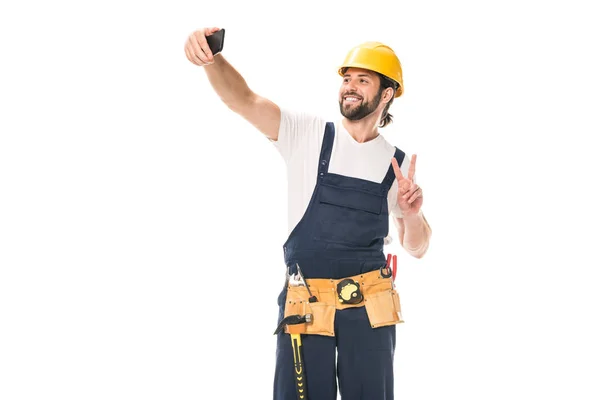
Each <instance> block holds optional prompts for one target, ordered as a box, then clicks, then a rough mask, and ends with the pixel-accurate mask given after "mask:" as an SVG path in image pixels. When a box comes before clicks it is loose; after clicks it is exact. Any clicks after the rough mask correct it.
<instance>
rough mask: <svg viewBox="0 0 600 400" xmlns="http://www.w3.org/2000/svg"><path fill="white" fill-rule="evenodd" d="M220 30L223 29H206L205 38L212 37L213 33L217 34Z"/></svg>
mask: <svg viewBox="0 0 600 400" xmlns="http://www.w3.org/2000/svg"><path fill="white" fill-rule="evenodd" d="M219 30H221V28H217V27H213V28H206V29H205V30H204V36H210V35H212V34H213V33H215V32H216V31H219Z"/></svg>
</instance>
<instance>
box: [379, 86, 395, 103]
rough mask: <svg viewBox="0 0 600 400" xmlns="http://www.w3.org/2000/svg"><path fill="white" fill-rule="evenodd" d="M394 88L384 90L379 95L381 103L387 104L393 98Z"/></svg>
mask: <svg viewBox="0 0 600 400" xmlns="http://www.w3.org/2000/svg"><path fill="white" fill-rule="evenodd" d="M394 93H395V92H394V88H391V87H389V88H385V90H384V91H383V93H382V95H381V101H382V102H383V103H385V104H387V103H389V102H390V100H392V99H393V98H394Z"/></svg>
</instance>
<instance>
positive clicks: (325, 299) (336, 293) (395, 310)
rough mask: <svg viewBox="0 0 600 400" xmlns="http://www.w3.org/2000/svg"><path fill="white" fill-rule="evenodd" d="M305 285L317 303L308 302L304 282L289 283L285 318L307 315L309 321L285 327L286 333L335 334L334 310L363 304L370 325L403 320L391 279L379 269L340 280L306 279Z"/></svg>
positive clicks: (398, 299) (379, 325) (381, 324)
mask: <svg viewBox="0 0 600 400" xmlns="http://www.w3.org/2000/svg"><path fill="white" fill-rule="evenodd" d="M306 284H307V285H308V287H309V288H310V292H311V293H312V294H313V295H314V296H315V297H316V298H317V301H316V302H312V303H311V302H309V297H310V295H309V292H308V289H307V288H306V287H305V286H304V285H294V284H293V283H289V282H288V287H287V296H286V300H285V314H284V317H287V316H289V315H294V314H298V315H307V314H310V315H311V318H310V322H306V323H303V324H298V325H289V326H287V327H286V329H285V332H287V333H302V334H314V335H325V336H335V334H334V328H333V326H334V319H335V311H336V310H343V309H346V308H352V307H365V308H366V311H367V315H368V317H369V323H370V324H371V327H373V328H378V327H381V326H387V325H394V324H397V323H401V322H404V320H403V319H402V313H401V310H400V297H399V295H398V292H397V291H396V289H395V287H394V282H393V279H392V278H391V277H385V276H382V274H381V272H380V271H379V270H376V271H371V272H368V273H365V274H361V275H356V276H352V277H349V278H343V279H306ZM290 330H291V332H290Z"/></svg>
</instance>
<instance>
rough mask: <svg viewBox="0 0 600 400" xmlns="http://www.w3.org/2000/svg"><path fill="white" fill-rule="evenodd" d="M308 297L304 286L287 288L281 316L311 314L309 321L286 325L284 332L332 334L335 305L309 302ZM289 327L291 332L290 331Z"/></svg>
mask: <svg viewBox="0 0 600 400" xmlns="http://www.w3.org/2000/svg"><path fill="white" fill-rule="evenodd" d="M308 297H309V296H308V291H307V290H306V288H305V287H302V286H298V287H290V288H288V292H287V296H286V299H285V311H284V316H283V317H284V318H285V317H287V316H290V315H295V314H299V315H306V314H311V315H312V318H311V322H305V323H303V324H299V325H294V326H293V327H291V326H286V328H285V332H286V333H303V334H313V335H325V336H334V335H335V334H334V330H333V323H334V318H335V306H334V305H333V304H328V303H325V302H321V301H317V302H314V303H310V302H309V301H308ZM290 329H291V330H292V331H293V332H290Z"/></svg>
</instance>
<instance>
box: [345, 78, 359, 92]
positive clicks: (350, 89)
mask: <svg viewBox="0 0 600 400" xmlns="http://www.w3.org/2000/svg"><path fill="white" fill-rule="evenodd" d="M344 89H345V90H346V92H356V83H355V82H354V79H350V80H349V81H348V82H346V84H345V85H344Z"/></svg>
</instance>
